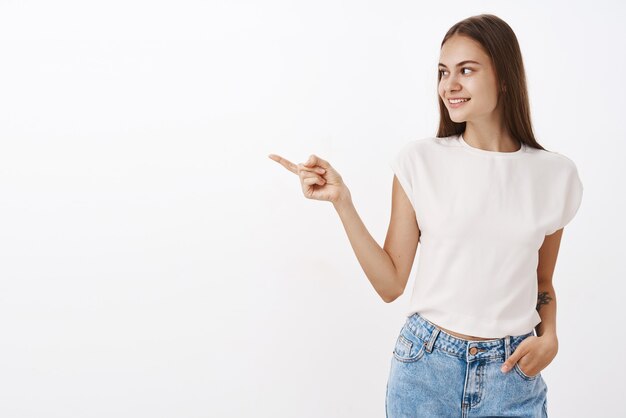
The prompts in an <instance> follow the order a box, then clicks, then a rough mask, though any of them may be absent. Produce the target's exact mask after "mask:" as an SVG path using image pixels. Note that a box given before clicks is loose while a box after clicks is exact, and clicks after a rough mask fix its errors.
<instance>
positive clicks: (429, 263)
mask: <svg viewBox="0 0 626 418" xmlns="http://www.w3.org/2000/svg"><path fill="white" fill-rule="evenodd" d="M389 164H390V166H391V168H392V170H393V172H394V173H395V175H396V177H397V178H398V180H399V182H400V184H401V185H402V188H403V189H404V191H405V192H406V194H407V196H408V197H409V199H410V201H411V203H412V205H413V208H414V209H415V214H416V218H417V222H418V224H419V229H420V231H421V235H420V245H419V248H420V254H419V260H418V263H417V270H416V274H415V283H414V287H413V292H412V295H411V299H410V304H409V305H410V306H409V310H408V311H407V313H406V315H407V316H410V315H412V314H413V313H415V312H419V313H420V314H421V315H423V316H424V317H425V318H426V319H428V320H430V321H432V322H434V323H435V324H437V325H440V326H442V327H444V328H447V329H449V330H451V331H454V332H460V333H463V334H468V335H473V336H477V337H483V338H502V337H504V336H506V335H520V334H524V333H527V332H530V331H532V329H533V328H534V327H535V326H536V325H537V324H538V323H540V322H541V317H540V316H539V313H538V312H537V310H536V308H537V296H538V295H537V291H538V289H537V264H538V255H539V248H540V247H541V245H542V243H543V241H544V238H545V236H546V235H549V234H552V233H554V232H555V231H557V230H558V229H561V228H563V227H564V226H565V225H567V224H568V223H569V222H570V221H571V220H572V218H573V217H574V215H575V214H576V212H577V211H578V208H579V206H580V203H581V200H582V193H583V185H582V182H581V180H580V178H579V176H578V170H577V168H576V165H575V164H574V162H573V161H572V160H570V159H569V158H567V157H566V156H564V155H562V154H559V153H556V152H550V151H544V150H539V149H536V148H531V147H529V146H527V145H525V144H522V147H521V148H520V149H519V150H518V151H515V152H496V151H487V150H482V149H479V148H475V147H473V146H471V145H469V144H467V143H466V142H465V141H464V140H463V136H462V134H461V135H453V136H449V137H445V138H437V137H429V138H422V139H417V140H412V141H410V142H408V143H407V144H405V145H404V146H403V147H402V148H401V150H400V151H399V152H398V153H397V154H396V156H395V157H394V158H393V159H392V160H391V161H390V162H389Z"/></svg>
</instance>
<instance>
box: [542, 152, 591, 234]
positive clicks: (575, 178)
mask: <svg viewBox="0 0 626 418" xmlns="http://www.w3.org/2000/svg"><path fill="white" fill-rule="evenodd" d="M582 197H583V183H582V181H581V180H580V176H579V175H578V169H577V168H576V165H574V163H573V162H572V167H571V170H570V174H569V176H568V178H567V182H566V186H565V190H564V194H563V204H562V206H561V211H560V213H559V214H558V216H557V217H556V221H555V223H554V224H553V225H552V226H551V227H550V228H549V230H548V232H547V233H546V235H551V234H553V233H555V232H556V231H558V230H559V229H561V228H564V227H565V226H566V225H567V224H569V223H570V221H571V220H572V219H574V216H576V213H577V212H578V208H579V207H580V204H581V202H582Z"/></svg>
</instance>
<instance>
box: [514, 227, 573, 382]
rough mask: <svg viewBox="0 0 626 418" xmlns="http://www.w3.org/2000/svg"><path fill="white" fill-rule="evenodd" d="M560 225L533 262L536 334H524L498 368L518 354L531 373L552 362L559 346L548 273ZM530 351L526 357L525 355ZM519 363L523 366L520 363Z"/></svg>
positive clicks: (552, 265) (558, 243) (550, 273)
mask: <svg viewBox="0 0 626 418" xmlns="http://www.w3.org/2000/svg"><path fill="white" fill-rule="evenodd" d="M562 236H563V228H561V229H559V230H558V231H556V232H555V233H553V234H551V235H547V236H546V238H545V239H544V241H543V244H542V245H541V248H540V249H539V263H538V266H537V281H538V287H537V288H538V293H537V308H536V309H537V312H538V313H539V316H540V317H541V322H540V323H539V324H538V325H537V327H536V328H535V331H536V332H537V336H536V337H534V336H533V337H529V338H526V339H525V340H524V341H522V343H520V345H518V346H517V348H516V349H515V352H513V354H511V356H510V357H509V358H508V359H507V361H505V362H504V364H503V366H502V371H503V372H507V371H509V370H511V369H512V368H513V365H515V363H517V362H518V361H519V360H521V359H522V358H523V359H524V361H523V362H521V363H520V367H521V368H522V369H523V370H524V372H525V373H526V374H528V375H529V376H534V375H536V374H538V373H539V372H541V370H543V369H545V368H546V366H548V364H550V363H551V362H552V360H553V359H554V357H556V353H557V352H558V349H559V341H558V338H557V336H556V293H555V291H554V286H552V276H553V274H554V268H555V266H556V259H557V257H558V255H559V247H560V246H561V237H562ZM527 354H530V355H529V356H528V358H526V357H525V356H526V355H527ZM522 363H523V367H522Z"/></svg>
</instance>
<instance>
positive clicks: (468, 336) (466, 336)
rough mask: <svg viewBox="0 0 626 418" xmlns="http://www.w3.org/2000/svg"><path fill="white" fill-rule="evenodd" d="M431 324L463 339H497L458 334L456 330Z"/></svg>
mask: <svg viewBox="0 0 626 418" xmlns="http://www.w3.org/2000/svg"><path fill="white" fill-rule="evenodd" d="M433 325H435V326H436V327H437V328H441V329H442V330H444V331H445V332H447V333H448V334H451V335H454V336H455V337H457V338H461V339H463V340H473V341H485V340H496V339H497V338H481V337H475V336H473V335H465V334H459V333H458V332H454V331H450V330H449V329H445V328H444V327H440V326H439V325H437V324H433Z"/></svg>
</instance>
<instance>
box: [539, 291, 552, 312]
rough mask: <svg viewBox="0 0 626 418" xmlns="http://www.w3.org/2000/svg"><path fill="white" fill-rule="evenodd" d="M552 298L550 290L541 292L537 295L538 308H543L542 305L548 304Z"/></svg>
mask: <svg viewBox="0 0 626 418" xmlns="http://www.w3.org/2000/svg"><path fill="white" fill-rule="evenodd" d="M551 300H552V297H550V294H549V293H548V292H539V294H538V296H537V310H539V309H541V306H542V305H547V304H548V303H550V301H551Z"/></svg>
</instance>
